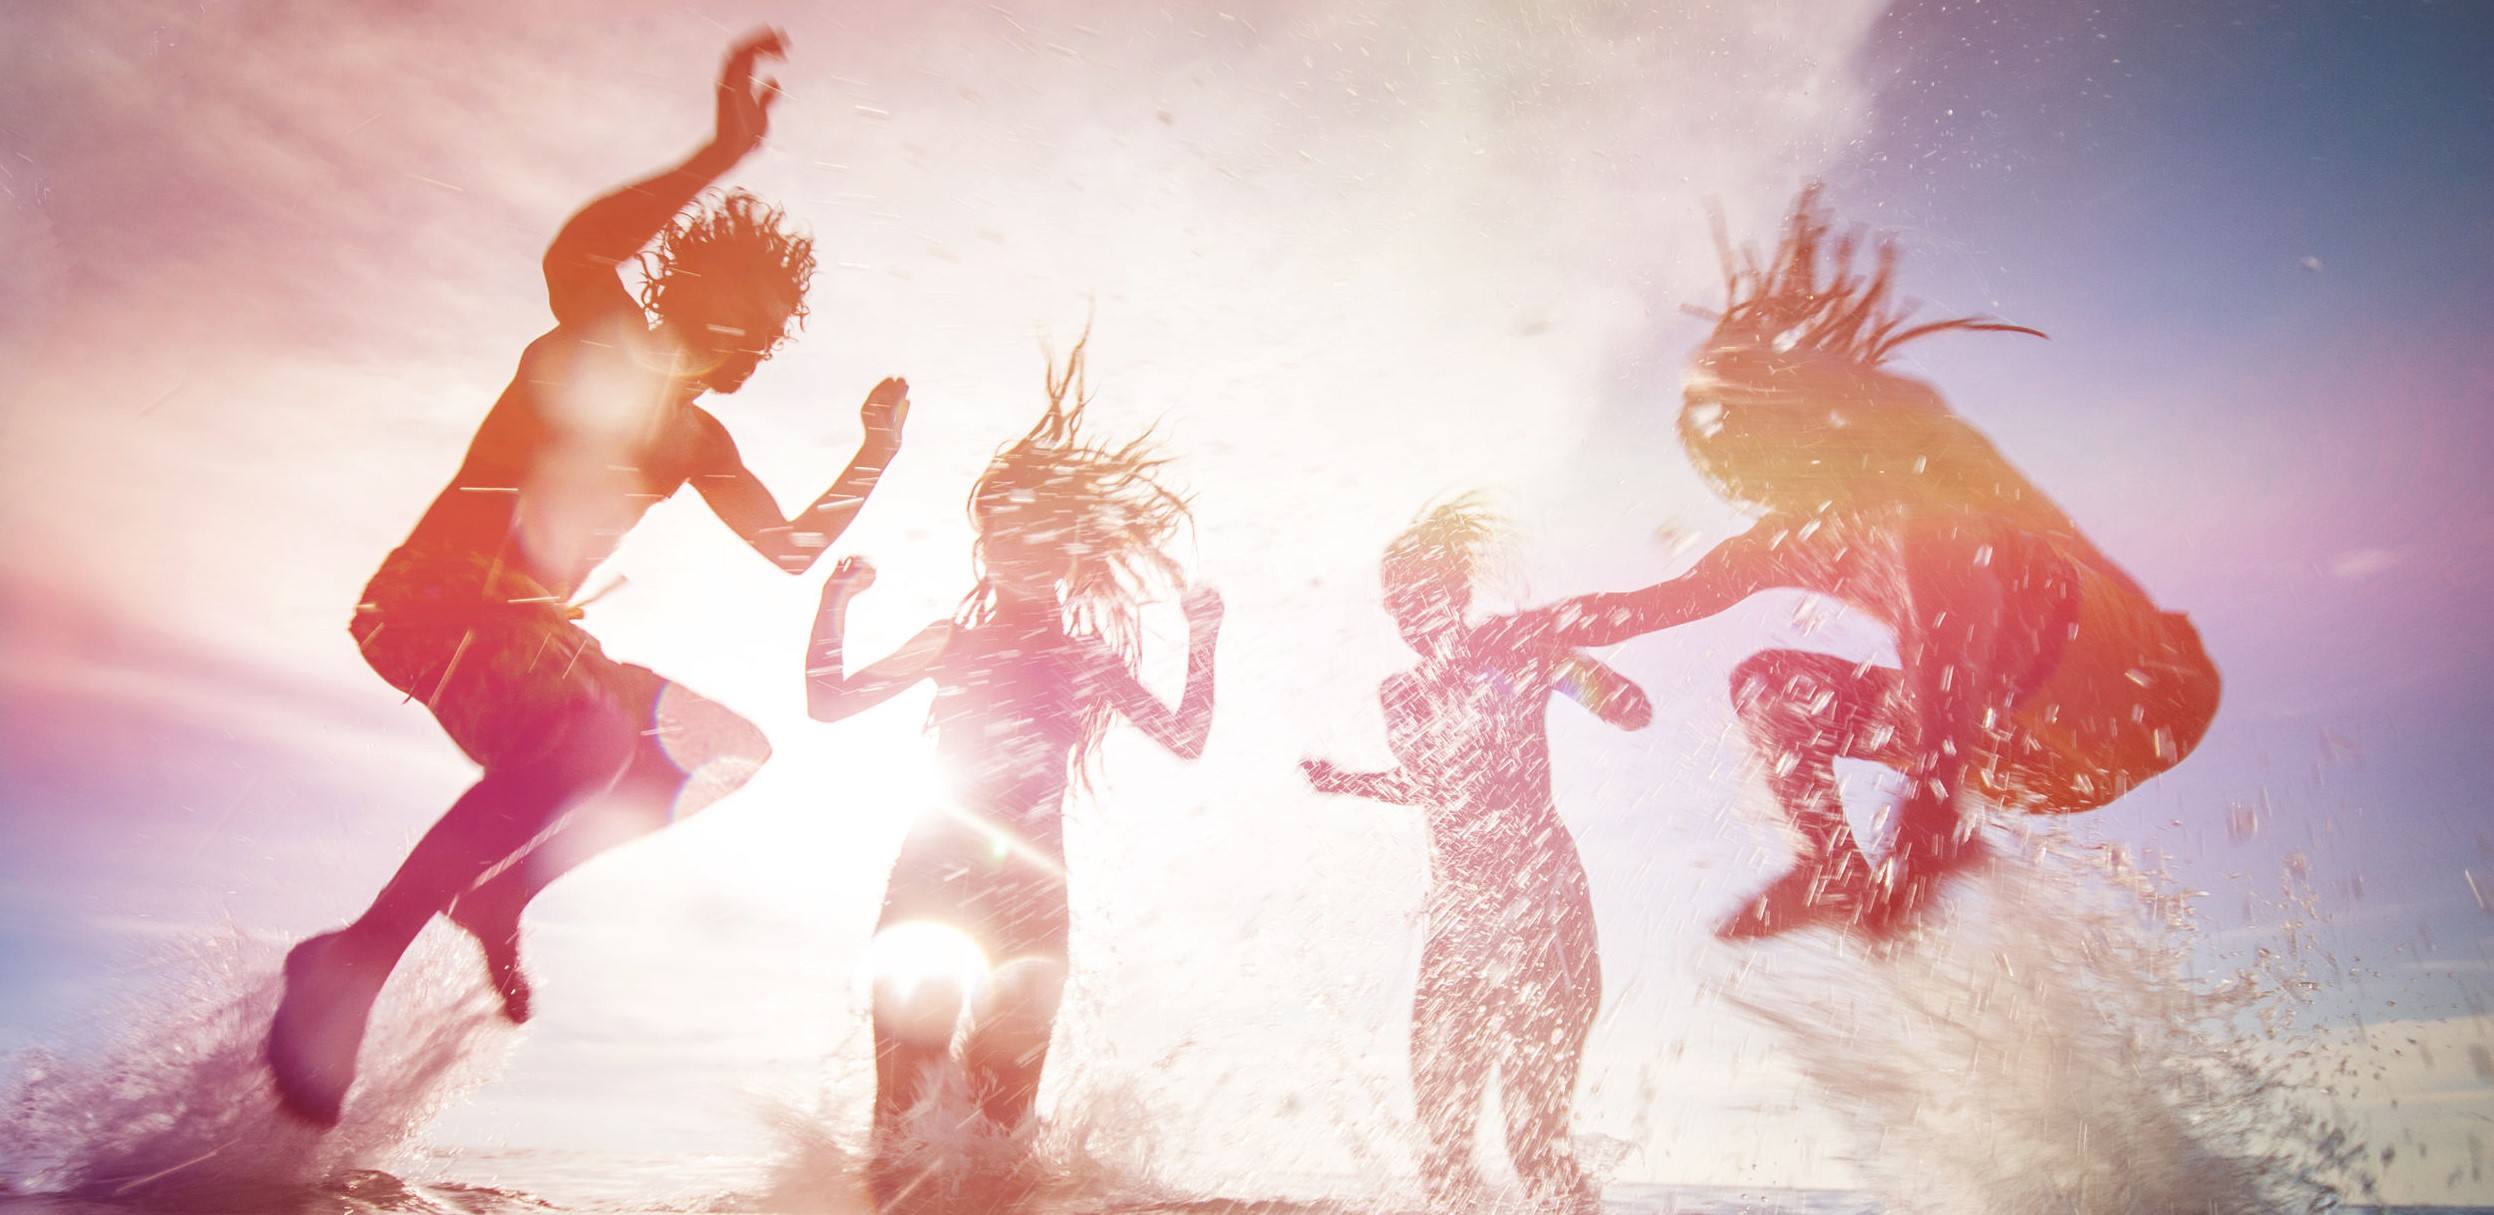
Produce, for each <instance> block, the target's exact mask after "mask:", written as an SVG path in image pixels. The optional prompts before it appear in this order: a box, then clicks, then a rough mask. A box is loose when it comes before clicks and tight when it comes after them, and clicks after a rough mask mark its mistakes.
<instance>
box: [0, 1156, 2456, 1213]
mask: <svg viewBox="0 0 2494 1215" xmlns="http://www.w3.org/2000/svg"><path fill="white" fill-rule="evenodd" d="M785 1163H786V1162H785V1161H780V1160H773V1159H769V1158H762V1157H733V1158H731V1157H693V1158H681V1157H662V1156H632V1155H620V1154H582V1153H562V1152H502V1151H473V1152H450V1153H439V1154H431V1155H428V1156H426V1157H425V1158H423V1159H420V1160H417V1161H414V1162H411V1163H410V1164H408V1165H406V1166H404V1167H403V1169H402V1171H401V1172H400V1173H397V1174H393V1173H387V1172H381V1171H378V1170H362V1171H357V1172H352V1173H349V1174H347V1175H345V1176H343V1177H341V1178H339V1179H338V1180H336V1181H333V1182H330V1183H328V1184H323V1185H316V1186H302V1187H297V1186H278V1185H270V1186H265V1187H245V1188H239V1189H225V1190H222V1191H220V1190H218V1189H217V1188H213V1187H212V1188H209V1189H204V1190H199V1191H192V1192H187V1193H185V1192H180V1191H162V1190H155V1189H151V1190H150V1192H149V1193H148V1194H147V1196H145V1197H143V1198H132V1197H122V1198H114V1197H111V1196H109V1195H80V1196H64V1195H8V1194H0V1212H7V1213H8V1215H115V1213H129V1212H157V1211H182V1212H197V1213H199V1215H212V1213H215V1212H223V1211H233V1212H255V1213H256V1212H268V1213H271V1215H314V1213H320V1212H337V1213H340V1215H350V1213H354V1215H360V1213H364V1212H409V1213H416V1215H432V1213H436V1212H438V1213H442V1215H501V1213H506V1212H508V1213H517V1212H543V1213H549V1215H550V1213H554V1212H596V1213H599V1215H708V1213H713V1212H716V1213H719V1215H781V1213H785V1215H800V1213H810V1212H826V1211H830V1212H846V1211H859V1210H863V1209H866V1208H864V1207H862V1206H860V1205H858V1204H859V1199H858V1198H857V1196H856V1195H854V1194H853V1193H851V1194H844V1193H842V1192H840V1191H841V1189H842V1187H841V1186H840V1185H839V1184H838V1182H839V1179H836V1178H822V1177H815V1178H810V1179H808V1180H807V1182H806V1183H805V1184H806V1186H807V1187H810V1188H811V1192H808V1193H792V1192H790V1181H789V1179H788V1178H787V1177H785V1176H784V1175H782V1174H783V1173H784V1166H785ZM1328 1188H1329V1187H1328V1186H1327V1185H1326V1183H1325V1182H1323V1181H1322V1180H1321V1179H1312V1180H1310V1181H1308V1182H1306V1183H1303V1184H1300V1185H1295V1186H1291V1187H1289V1192H1286V1193H1282V1194H1267V1195H1234V1196H1233V1195H1219V1194H1192V1195H1190V1194H1185V1193H1182V1192H1178V1191H1177V1190H1176V1189H1174V1188H1170V1187H1166V1186H1162V1185H1156V1186H1153V1187H1151V1189H1153V1190H1155V1191H1157V1192H1155V1193H1149V1194H1146V1193H1122V1194H1121V1193H1096V1192H1095V1193H1090V1194H1083V1193H1079V1192H1077V1193H1071V1194H1059V1195H1053V1196H1048V1197H1042V1198H1038V1199H1035V1200H1032V1201H1030V1202H1029V1203H1027V1204H1025V1205H1021V1206H1019V1207H1018V1208H1015V1209H1018V1210H1021V1211H1024V1212H1028V1213H1029V1215H1094V1213H1096V1215H1164V1213H1166V1215H1176V1213H1179V1212H1185V1213H1190V1215H1220V1213H1224V1212H1254V1213H1257V1215H1317V1213H1325V1215H1368V1213H1371V1212H1375V1213H1377V1215H1418V1212H1419V1206H1418V1204H1417V1202H1416V1201H1415V1202H1413V1203H1411V1204H1409V1205H1399V1204H1396V1203H1393V1202H1379V1201H1377V1200H1374V1199H1365V1198H1363V1199H1327V1198H1325V1197H1323V1194H1324V1192H1325V1191H1326V1190H1327V1189H1328ZM1341 1188H1342V1189H1343V1190H1359V1189H1362V1188H1364V1187H1361V1186H1359V1185H1358V1184H1357V1183H1355V1182H1351V1181H1348V1180H1346V1181H1344V1182H1343V1183H1342V1184H1341ZM933 1209H942V1208H941V1207H940V1206H936V1207H934V1208H933ZM967 1209H979V1208H975V1207H972V1208H967ZM1529 1209H1530V1208H1529V1207H1527V1206H1525V1205H1523V1204H1521V1203H1520V1202H1518V1203H1514V1204H1512V1205H1492V1206H1488V1207H1485V1208H1484V1211H1485V1212H1502V1213H1503V1212H1509V1211H1512V1212H1516V1213H1518V1215H1521V1213H1523V1212H1525V1211H1528V1210H1529ZM1602 1209H1603V1211H1604V1212H1606V1213H1608V1215H1888V1211H1889V1208H1884V1207H1882V1206H1881V1205H1880V1204H1879V1203H1878V1202H1877V1201H1876V1200H1875V1199H1874V1198H1873V1197H1872V1196H1870V1195H1867V1194H1861V1193H1847V1192H1839V1191H1829V1190H1789V1189H1739V1188H1732V1187H1723V1186H1673V1185H1652V1184H1614V1185H1611V1186H1608V1187H1606V1188H1605V1190H1604V1192H1603V1196H1602ZM2338 1209H2339V1210H2342V1211H2345V1212H2348V1213H2350V1215H2355V1213H2359V1212H2362V1213H2370V1215H2405V1213H2411V1212H2412V1213H2423V1212H2435V1213H2440V1215H2494V1207H2456V1206H2388V1207H2373V1206H2352V1205H2351V1206H2346V1207H2341V1208H2338Z"/></svg>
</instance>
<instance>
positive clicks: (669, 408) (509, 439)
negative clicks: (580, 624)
mask: <svg viewBox="0 0 2494 1215" xmlns="http://www.w3.org/2000/svg"><path fill="white" fill-rule="evenodd" d="M616 301H617V305H618V306H617V307H614V308H610V309H609V310H608V311H607V313H606V314H605V315H603V316H601V317H599V318H598V319H597V320H596V321H595V322H594V323H590V324H582V325H566V326H563V327H561V328H557V329H555V330H553V331H551V332H549V333H547V334H545V335H544V336H543V337H540V338H538V339H537V340H536V341H535V342H532V343H530V344H529V347H528V349H527V352H526V353H524V354H523V355H522V356H521V358H520V365H519V369H518V371H517V373H516V374H515V375H514V376H513V377H512V380H511V383H510V385H509V386H508V387H506V388H504V389H503V392H502V395H501V397H500V398H498V399H497V400H496V401H495V402H494V406H493V409H492V410H491V411H490V412H488V413H487V414H486V416H485V420H484V422H483V423H482V424H481V425H479V426H478V427H477V430H476V436H475V438H474V439H472V440H471V441H470V442H469V445H468V450H467V454H466V456H465V458H464V459H463V460H462V461H461V463H460V466H459V471H458V472H457V474H456V475H454V476H453V477H452V478H451V481H450V484H449V485H448V486H446V487H445V488H444V489H443V490H442V492H441V494H440V495H439V496H437V497H436V498H435V499H434V500H433V503H432V505H431V506H430V507H429V508H427V509H426V511H425V513H424V515H423V516H422V518H420V519H419V520H418V521H417V523H416V526H415V529H414V530H413V531H412V532H411V533H410V534H409V536H408V540H407V543H408V546H409V547H411V548H418V547H420V548H424V549H428V550H437V551H443V552H446V553H451V554H457V555H460V556H469V557H484V558H488V559H495V560H498V561H500V562H501V563H503V564H504V565H505V566H506V567H507V568H509V569H511V570H513V571H515V572H517V573H520V574H524V575H526V576H527V577H528V578H529V579H531V580H533V581H534V582H536V583H537V584H538V585H540V586H542V587H543V588H544V590H545V591H546V592H547V593H550V594H552V595H555V596H559V597H563V598H569V597H571V596H573V595H575V594H577V593H578V592H579V590H580V586H581V584H582V582H583V581H585V580H586V579H587V577H588V575H589V572H590V571H591V570H592V569H595V568H596V567H597V565H598V563H599V562H602V561H604V560H605V559H606V558H608V557H610V556H612V555H613V554H614V551H615V548H616V546H617V545H618V544H620V543H621V542H622V540H623V537H624V535H625V533H627V532H629V531H630V530H631V529H632V528H633V526H634V525H635V524H637V523H639V522H640V520H641V518H642V516H643V515H645V514H646V513H648V511H649V508H650V507H651V506H652V505H654V504H656V503H658V502H661V501H664V500H665V499H666V498H668V497H669V496H670V495H672V494H674V493H675V491H676V490H678V489H679V488H682V487H683V485H684V484H685V482H686V480H687V479H688V478H689V477H690V476H691V475H692V474H693V472H694V470H695V468H696V467H697V463H698V459H699V456H700V453H701V451H702V447H703V444H704V443H705V442H706V441H707V440H708V439H709V437H710V436H711V435H712V434H713V433H715V432H717V431H718V429H719V423H718V422H717V421H716V420H715V419H713V418H712V417H711V416H710V415H709V414H708V413H707V412H706V411H704V410H702V409H701V408H700V407H698V406H696V405H693V404H692V403H691V401H690V399H689V397H690V393H689V392H687V391H686V390H685V388H684V387H683V386H682V382H681V381H679V380H677V379H675V378H674V377H672V376H670V375H669V374H667V372H666V371H664V370H663V369H662V365H661V364H660V355H659V353H658V351H657V350H655V349H653V343H652V341H651V336H650V332H649V330H648V328H647V326H646V325H645V324H644V323H643V322H642V320H641V317H640V312H639V309H638V307H637V306H632V305H631V304H630V301H629V300H627V299H624V297H623V296H622V294H621V292H620V290H619V291H618V292H617V293H616ZM625 308H629V309H630V310H629V311H625V310H624V309H625Z"/></svg>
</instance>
